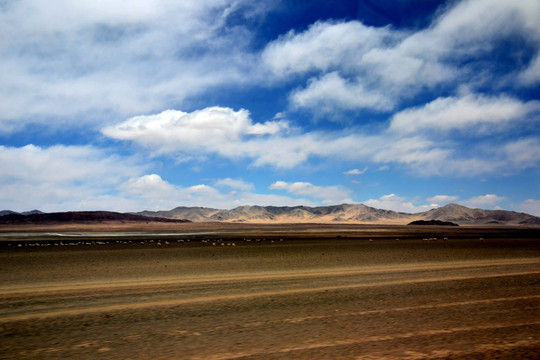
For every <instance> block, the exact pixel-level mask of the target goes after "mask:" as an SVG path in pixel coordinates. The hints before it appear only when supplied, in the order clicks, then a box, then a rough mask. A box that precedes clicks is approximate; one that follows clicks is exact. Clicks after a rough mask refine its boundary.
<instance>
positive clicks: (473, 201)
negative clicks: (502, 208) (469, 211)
mask: <svg viewBox="0 0 540 360" xmlns="http://www.w3.org/2000/svg"><path fill="white" fill-rule="evenodd" d="M505 199H506V198H505V197H504V196H498V195H495V194H486V195H479V196H475V197H472V198H470V199H469V200H465V201H461V202H460V204H462V205H465V206H468V207H476V208H493V207H494V206H495V205H497V203H499V202H501V201H503V200H505Z"/></svg>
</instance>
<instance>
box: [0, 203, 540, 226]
mask: <svg viewBox="0 0 540 360" xmlns="http://www.w3.org/2000/svg"><path fill="white" fill-rule="evenodd" d="M105 221H140V222H144V221H158V222H185V221H193V222H206V221H219V222H240V223H334V224H335V223H343V224H394V225H406V224H409V223H411V222H417V221H424V222H427V223H430V222H431V223H433V224H434V221H441V222H449V223H454V224H457V225H476V226H479V225H486V226H493V225H506V226H518V225H520V226H540V218H539V217H536V216H533V215H529V214H525V213H520V212H514V211H505V210H482V209H470V208H468V207H465V206H462V205H457V204H448V205H446V206H443V207H440V208H436V209H432V210H429V211H425V212H421V213H416V214H409V213H402V212H396V211H391V210H381V209H376V208H372V207H369V206H366V205H363V204H341V205H333V206H317V207H309V206H239V207H237V208H234V209H231V210H221V209H213V208H205V207H185V206H180V207H176V208H174V209H172V210H161V211H142V212H139V213H116V212H107V211H71V212H59V213H42V212H41V211H39V210H32V211H29V212H26V213H16V212H14V211H9V210H4V211H1V212H0V224H6V223H10V224H14V223H62V222H67V223H77V222H105Z"/></svg>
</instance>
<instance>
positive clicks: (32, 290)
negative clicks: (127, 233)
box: [0, 238, 540, 359]
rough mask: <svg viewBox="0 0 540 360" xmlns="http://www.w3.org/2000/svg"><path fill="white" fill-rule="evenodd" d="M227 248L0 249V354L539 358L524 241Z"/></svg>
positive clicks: (532, 256)
mask: <svg viewBox="0 0 540 360" xmlns="http://www.w3.org/2000/svg"><path fill="white" fill-rule="evenodd" d="M228 241H233V240H231V239H228ZM218 244H219V243H218ZM229 244H230V246H226V245H224V246H220V245H218V246H214V245H212V239H211V240H210V242H208V243H199V242H197V243H191V244H186V243H182V244H179V243H176V244H170V245H169V247H165V246H164V245H160V246H159V248H158V246H157V245H155V244H152V245H150V244H139V243H136V244H135V243H134V244H131V245H125V247H121V246H116V245H114V246H113V245H111V246H110V247H103V248H100V249H94V248H84V247H82V248H81V247H72V248H61V247H56V248H51V247H49V248H39V249H30V248H16V249H13V248H11V249H5V248H4V250H2V251H1V252H0V261H1V262H0V264H1V265H0V268H1V272H0V358H2V359H66V358H73V359H124V358H132V359H147V358H153V359H282V358H283V359H329V358H333V359H381V358H385V359H428V358H429V359H477V358H478V359H479V358H493V359H495V358H498V359H516V358H530V359H537V358H540V286H539V285H540V256H539V255H540V244H539V241H538V239H534V238H532V239H531V238H527V239H499V238H497V239H490V238H486V239H484V240H482V241H480V240H478V239H477V240H470V239H469V240H462V239H458V238H455V239H450V240H448V241H446V242H425V241H421V240H405V241H403V240H402V241H395V240H393V241H392V240H381V241H373V242H370V241H368V240H358V239H356V240H344V239H342V238H336V239H330V240H329V239H326V238H325V239H317V238H313V239H303V240H295V241H289V239H287V238H285V239H284V240H283V241H282V242H280V241H276V242H270V241H266V242H262V241H261V242H259V243H254V242H249V243H247V242H242V241H241V239H240V238H239V239H238V241H236V242H235V243H234V246H232V243H229Z"/></svg>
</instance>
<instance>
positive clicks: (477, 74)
mask: <svg viewBox="0 0 540 360" xmlns="http://www.w3.org/2000/svg"><path fill="white" fill-rule="evenodd" d="M539 14H540V6H539V5H538V4H537V3H535V2H533V1H528V0H521V1H496V2H493V1H486V0H481V1H461V2H459V3H457V5H456V6H454V7H452V8H449V9H447V11H445V12H441V13H440V16H439V17H438V18H436V19H435V20H434V22H433V24H432V25H431V26H430V27H428V28H426V29H424V30H420V31H416V32H413V31H410V32H407V31H402V30H394V29H392V28H389V27H383V28H375V27H370V26H365V25H363V24H362V23H360V22H358V21H347V22H335V21H329V22H317V23H315V24H313V25H312V26H310V27H309V28H308V29H307V30H305V31H303V32H300V33H296V32H292V31H291V32H289V33H287V34H286V35H285V36H282V37H280V38H279V39H277V40H275V41H274V42H272V43H270V44H269V45H268V46H267V48H266V49H265V51H264V53H263V56H262V58H263V63H264V64H265V65H266V66H267V67H268V68H269V69H270V71H271V72H273V73H274V74H276V75H277V76H280V77H283V78H290V77H291V76H294V75H296V76H301V75H304V74H310V77H309V78H308V80H307V82H306V83H305V86H304V87H302V88H299V89H297V90H295V91H294V92H293V93H292V95H291V103H292V105H293V106H295V107H302V108H308V109H311V110H312V111H313V112H315V113H317V112H319V111H324V112H335V111H337V110H340V109H341V110H352V109H362V108H369V109H372V110H379V111H386V110H390V109H392V108H393V107H395V106H396V105H397V104H399V103H400V102H401V101H402V100H404V99H410V98H411V97H413V96H414V95H416V94H418V93H420V92H422V91H425V90H426V89H431V90H436V91H440V89H445V90H446V91H454V92H455V91H457V90H458V89H459V88H460V87H461V86H463V84H468V86H469V87H470V88H471V89H473V90H474V89H475V88H477V87H481V86H485V85H486V83H491V84H493V85H494V86H500V82H501V81H508V80H507V79H506V76H512V75H515V73H516V72H518V73H519V72H521V73H520V74H519V75H518V78H519V79H520V80H519V81H517V82H515V81H514V82H513V83H512V85H513V86H520V84H527V85H531V84H534V83H536V84H538V81H539V80H540V76H539V74H540V71H539V70H538V69H539V68H540V67H539V65H538V64H540V61H539V60H538V59H539V54H540V30H539V29H538V26H536V25H535V24H536V23H537V22H538V16H539ZM516 37H519V38H521V39H523V40H524V41H527V42H529V44H533V45H532V46H534V48H535V49H534V51H535V53H536V56H535V57H534V58H532V59H528V60H526V61H527V62H526V65H525V66H523V61H524V60H523V57H521V58H519V57H514V58H510V59H509V61H511V62H513V63H511V64H509V65H510V66H509V71H508V72H507V73H506V74H503V76H498V77H491V76H490V75H489V74H490V72H491V71H495V70H496V69H492V68H490V66H494V65H495V64H494V63H493V62H491V61H489V58H490V57H491V56H492V54H493V53H496V52H497V51H498V50H497V42H498V41H505V40H508V39H515V38H516ZM478 63H482V64H484V68H482V69H478V68H477V64H478ZM313 73H319V75H317V76H313V75H311V74H313ZM321 101H322V107H321V106H320V103H321Z"/></svg>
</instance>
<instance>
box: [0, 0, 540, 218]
mask: <svg viewBox="0 0 540 360" xmlns="http://www.w3.org/2000/svg"><path fill="white" fill-rule="evenodd" d="M539 23H540V2H538V1H537V0H508V1H506V0H498V1H492V0H474V1H432V0H412V1H404V0H398V1H373V0H358V1H335V2H329V1H318V0H312V1H280V0H271V1H265V2H255V1H244V0H200V1H196V2H193V1H171V0H153V1H151V0H147V1H139V0H135V1H130V2H129V5H126V2H121V1H113V0H110V1H100V0H99V1H96V0H92V1H90V0H79V1H67V0H50V1H46V2H45V1H41V0H16V1H15V0H13V1H12V0H2V1H0V34H2V36H1V37H0V67H1V69H2V74H1V75H0V208H3V209H11V210H16V211H25V210H30V209H34V208H37V209H41V210H43V211H63V210H98V209H104V210H114V211H140V210H143V209H150V210H158V209H171V208H174V207H176V206H206V207H217V208H227V209H228V208H233V207H236V206H240V205H255V204H257V205H278V206H281V205H291V206H292V205H299V204H302V205H310V206H318V205H331V204H339V203H364V204H366V205H369V206H373V207H377V208H384V209H391V210H397V211H405V212H419V211H425V210H428V209H430V208H433V207H438V206H442V205H444V204H447V203H450V202H455V203H460V204H463V205H466V206H469V207H480V208H485V209H495V208H503V209H508V210H516V211H524V212H528V213H532V214H536V215H540V181H539V179H540V176H539V175H540V155H539V154H540V99H539V97H540V96H539V95H540V27H539V26H538V24H539Z"/></svg>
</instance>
